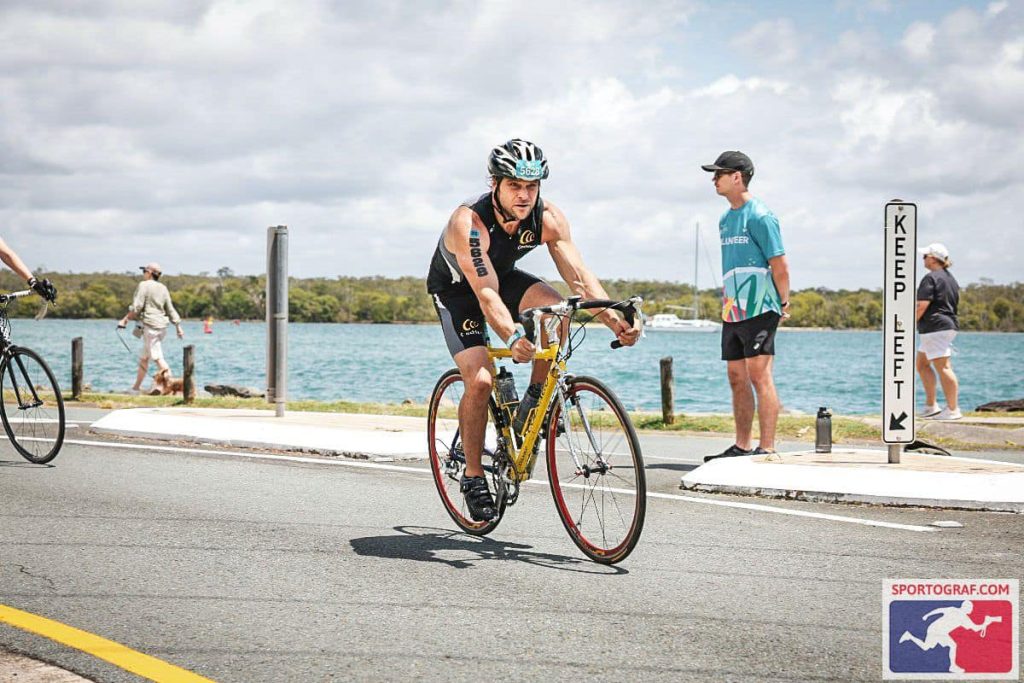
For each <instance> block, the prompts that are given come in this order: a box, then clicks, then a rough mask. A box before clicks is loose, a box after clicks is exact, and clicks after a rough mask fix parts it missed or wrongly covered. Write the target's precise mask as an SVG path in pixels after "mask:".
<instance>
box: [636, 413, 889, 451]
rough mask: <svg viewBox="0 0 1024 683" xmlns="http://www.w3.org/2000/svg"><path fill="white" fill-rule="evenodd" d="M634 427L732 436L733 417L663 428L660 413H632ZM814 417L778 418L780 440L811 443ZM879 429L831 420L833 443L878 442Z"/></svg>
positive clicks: (685, 418) (698, 418) (681, 418)
mask: <svg viewBox="0 0 1024 683" xmlns="http://www.w3.org/2000/svg"><path fill="white" fill-rule="evenodd" d="M632 417H633V424H634V425H636V428H637V429H652V430H658V431H666V432H696V433H709V434H729V435H731V434H733V433H734V424H733V420H732V415H676V419H675V422H674V423H672V424H670V425H666V424H665V423H664V422H663V421H662V419H661V414H660V413H633V414H632ZM815 419H816V418H815V416H814V415H807V416H786V415H784V416H780V417H779V424H778V427H777V428H776V435H777V437H778V438H779V439H787V440H792V441H814V425H815ZM757 436H758V429H757V420H754V438H755V439H756V438H757ZM881 438H882V432H881V429H880V428H879V427H876V426H873V425H871V424H868V423H867V422H865V421H864V420H861V419H859V418H855V417H839V416H836V417H833V418H832V443H835V444H841V443H844V442H854V441H880V440H881Z"/></svg>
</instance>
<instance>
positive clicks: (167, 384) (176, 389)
mask: <svg viewBox="0 0 1024 683" xmlns="http://www.w3.org/2000/svg"><path fill="white" fill-rule="evenodd" d="M184 391H185V380H184V379H182V378H181V377H172V376H171V371H170V370H160V371H158V372H157V373H156V374H155V375H153V391H151V392H149V393H150V395H151V396H167V395H168V394H180V393H182V392H184Z"/></svg>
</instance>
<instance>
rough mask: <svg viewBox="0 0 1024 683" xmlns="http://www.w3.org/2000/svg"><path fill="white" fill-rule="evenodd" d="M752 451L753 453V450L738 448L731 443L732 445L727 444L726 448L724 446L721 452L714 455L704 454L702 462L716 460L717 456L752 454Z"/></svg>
mask: <svg viewBox="0 0 1024 683" xmlns="http://www.w3.org/2000/svg"><path fill="white" fill-rule="evenodd" d="M753 453H754V451H752V450H747V449H745V448H740V447H739V446H737V445H736V444H733V445H731V446H729V447H728V448H726V449H725V450H724V451H722V452H721V453H718V454H716V455H706V456H704V462H711V461H712V460H717V459H718V458H735V457H736V456H738V455H752V454H753Z"/></svg>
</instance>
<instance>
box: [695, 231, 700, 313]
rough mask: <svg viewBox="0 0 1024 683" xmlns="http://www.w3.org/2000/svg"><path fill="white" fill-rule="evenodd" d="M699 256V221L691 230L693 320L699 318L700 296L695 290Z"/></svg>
mask: <svg viewBox="0 0 1024 683" xmlns="http://www.w3.org/2000/svg"><path fill="white" fill-rule="evenodd" d="M698 256H700V221H697V222H696V224H695V225H694V230H693V319H694V320H696V319H697V318H699V317H700V308H699V307H700V294H699V293H698V292H699V290H698V289H697V263H698V259H697V257H698Z"/></svg>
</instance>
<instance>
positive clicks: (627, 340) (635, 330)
mask: <svg viewBox="0 0 1024 683" xmlns="http://www.w3.org/2000/svg"><path fill="white" fill-rule="evenodd" d="M612 332H614V333H615V338H616V339H618V341H619V343H620V344H622V345H623V346H633V344H636V340H637V339H639V338H640V320H639V318H638V319H636V320H634V321H633V324H632V325H630V324H629V323H627V322H626V321H625V320H622V319H621V318H620V319H619V320H616V321H615V325H614V327H612Z"/></svg>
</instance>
